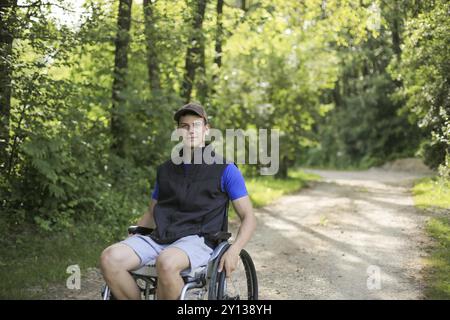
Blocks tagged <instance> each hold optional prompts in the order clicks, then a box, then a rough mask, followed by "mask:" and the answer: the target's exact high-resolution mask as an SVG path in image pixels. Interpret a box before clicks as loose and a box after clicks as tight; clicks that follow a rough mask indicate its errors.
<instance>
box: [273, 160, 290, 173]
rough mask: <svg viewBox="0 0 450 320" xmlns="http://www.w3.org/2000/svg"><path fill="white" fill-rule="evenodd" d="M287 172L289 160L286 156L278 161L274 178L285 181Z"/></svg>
mask: <svg viewBox="0 0 450 320" xmlns="http://www.w3.org/2000/svg"><path fill="white" fill-rule="evenodd" d="M288 170H289V159H288V157H287V156H282V157H281V161H280V167H279V168H278V172H277V173H276V174H275V177H276V178H278V179H287V177H288Z"/></svg>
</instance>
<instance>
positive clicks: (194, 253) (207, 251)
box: [120, 235, 213, 269]
mask: <svg viewBox="0 0 450 320" xmlns="http://www.w3.org/2000/svg"><path fill="white" fill-rule="evenodd" d="M120 243H123V244H125V245H127V246H129V247H130V248H131V249H133V250H134V252H136V254H137V255H138V257H139V258H140V259H141V266H144V265H147V264H151V263H154V262H155V261H156V258H157V257H158V255H159V254H160V253H161V251H163V250H164V249H167V248H173V247H174V248H178V249H181V250H183V251H184V252H185V253H186V254H187V256H188V257H189V263H190V268H191V269H195V268H197V267H200V266H204V265H206V264H207V263H208V260H209V258H210V257H211V253H212V252H213V250H212V249H211V248H210V247H208V246H207V245H206V244H205V240H204V238H203V237H199V236H197V235H192V236H187V237H184V238H181V239H178V240H177V241H175V242H173V243H170V244H159V243H157V242H155V241H154V240H153V239H152V238H150V237H149V236H143V235H134V236H131V237H128V238H127V239H125V240H123V241H121V242H120Z"/></svg>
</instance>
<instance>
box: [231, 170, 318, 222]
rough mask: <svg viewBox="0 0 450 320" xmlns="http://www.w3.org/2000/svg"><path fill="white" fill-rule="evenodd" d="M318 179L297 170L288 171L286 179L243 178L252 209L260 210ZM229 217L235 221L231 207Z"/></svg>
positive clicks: (266, 177) (269, 177)
mask: <svg viewBox="0 0 450 320" xmlns="http://www.w3.org/2000/svg"><path fill="white" fill-rule="evenodd" d="M319 179H320V177H319V176H318V175H315V174H311V173H306V172H304V171H302V170H299V169H292V170H289V175H288V178H287V179H275V178H274V177H273V176H257V177H251V178H245V183H246V186H247V191H248V193H249V195H250V199H251V200H252V204H253V207H255V208H261V207H263V206H265V205H268V204H269V203H271V202H273V201H274V200H276V199H277V198H279V197H281V196H283V195H285V194H289V193H293V192H296V191H299V190H300V189H302V188H304V187H305V186H306V185H307V183H308V182H309V181H317V180H319ZM229 216H230V218H231V219H236V212H235V211H234V209H233V206H231V205H230V212H229Z"/></svg>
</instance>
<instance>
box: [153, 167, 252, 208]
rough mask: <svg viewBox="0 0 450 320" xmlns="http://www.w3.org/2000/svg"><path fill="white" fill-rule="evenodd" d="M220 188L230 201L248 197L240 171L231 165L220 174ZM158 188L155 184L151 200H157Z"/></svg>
mask: <svg viewBox="0 0 450 320" xmlns="http://www.w3.org/2000/svg"><path fill="white" fill-rule="evenodd" d="M188 168H189V165H184V169H185V170H188ZM220 183H221V188H222V191H223V192H226V194H227V195H228V197H229V198H230V200H231V201H233V200H236V199H239V198H242V197H244V196H246V195H248V192H247V188H246V187H245V180H244V177H243V176H242V173H241V171H239V169H238V167H236V166H235V165H234V164H233V163H230V164H228V166H227V167H226V168H225V170H224V171H223V173H222V178H221V180H220ZM158 194H159V187H158V183H157V182H156V183H155V189H154V190H153V193H152V198H153V199H154V200H158Z"/></svg>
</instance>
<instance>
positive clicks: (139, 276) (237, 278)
mask: <svg viewBox="0 0 450 320" xmlns="http://www.w3.org/2000/svg"><path fill="white" fill-rule="evenodd" d="M152 231H153V229H149V228H144V227H140V226H131V227H129V228H128V232H129V233H130V234H142V235H148V234H150V233H151V232H152ZM230 237H231V233H228V232H225V231H220V232H218V233H216V234H215V235H213V236H212V237H210V238H209V240H212V241H213V242H214V243H216V244H217V245H216V247H215V249H214V250H213V253H212V254H211V257H210V259H209V261H208V263H207V265H205V266H200V267H198V268H196V269H194V270H184V271H182V272H181V277H182V278H183V281H184V286H183V289H182V290H181V295H180V300H258V279H257V275H256V270H255V265H254V263H253V261H252V259H251V257H250V254H249V253H248V252H247V251H246V250H244V249H242V250H241V252H240V254H239V261H238V265H237V267H236V269H235V270H234V271H233V272H232V274H231V275H230V277H229V278H227V277H226V275H225V270H223V271H222V272H219V271H218V268H219V262H220V259H221V258H222V256H223V254H224V253H225V251H226V250H227V249H228V248H229V247H230V243H229V242H228V239H229V238H230ZM130 274H131V275H132V276H133V278H134V280H135V281H136V283H137V285H138V287H139V290H140V291H141V298H142V299H143V300H156V288H157V285H158V275H157V274H156V261H152V262H150V263H149V264H147V265H145V266H143V267H141V268H139V269H137V270H133V271H130ZM101 294H102V299H103V300H115V298H114V296H113V294H112V292H111V290H110V289H109V287H108V286H107V285H106V284H105V285H104V286H103V288H102V291H101Z"/></svg>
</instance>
